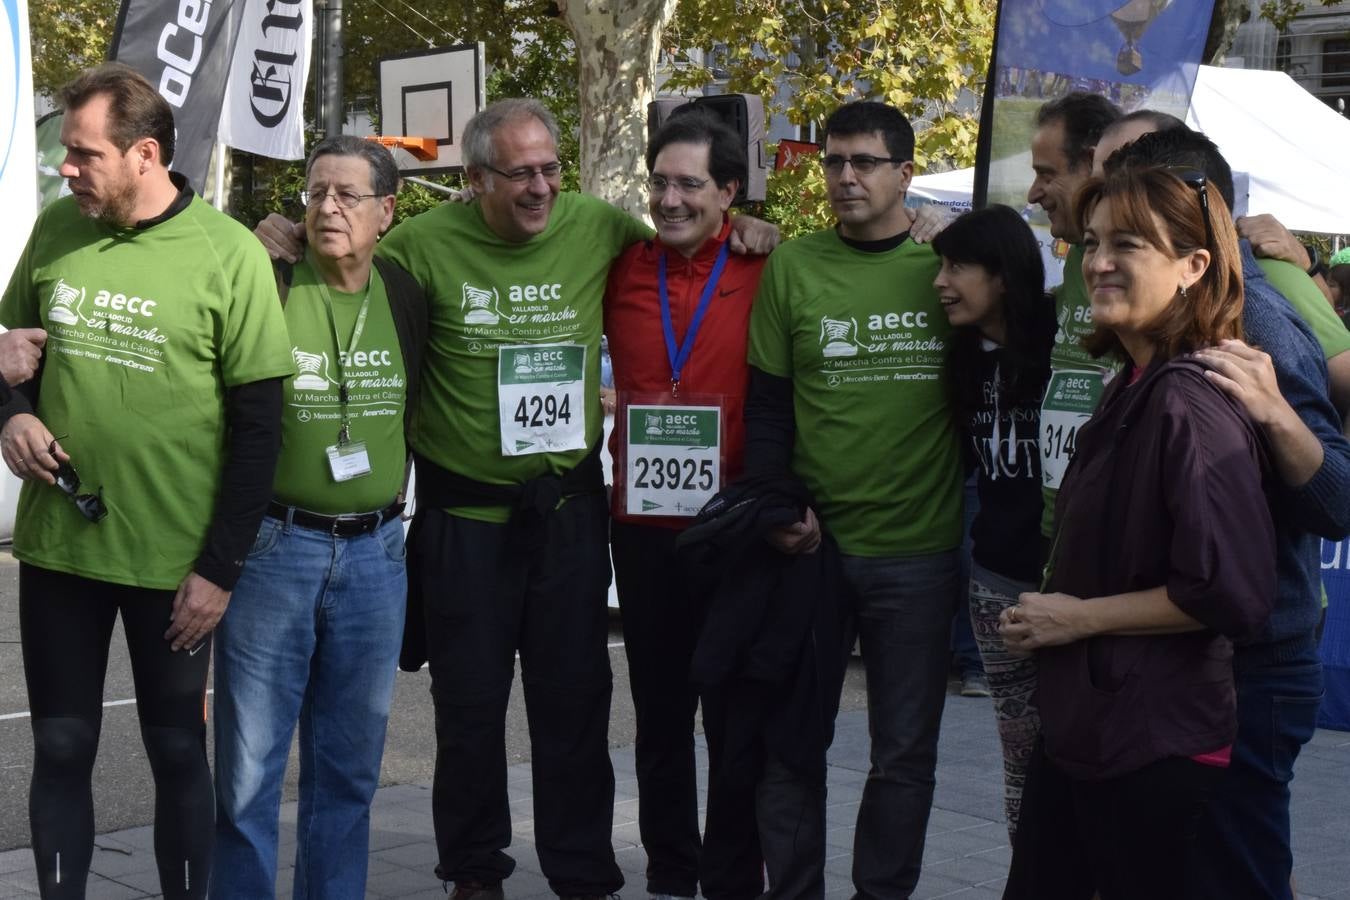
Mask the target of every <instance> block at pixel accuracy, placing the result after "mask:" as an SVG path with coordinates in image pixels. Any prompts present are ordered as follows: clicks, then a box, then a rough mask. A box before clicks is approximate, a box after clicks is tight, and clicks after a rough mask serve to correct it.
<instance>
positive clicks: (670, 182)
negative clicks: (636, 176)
mask: <svg viewBox="0 0 1350 900" xmlns="http://www.w3.org/2000/svg"><path fill="white" fill-rule="evenodd" d="M707 184H708V179H707V178H694V177H693V176H691V175H680V176H678V177H676V178H667V177H666V176H664V175H649V176H648V177H647V187H648V188H650V189H651V192H652V193H653V194H658V195H659V194H664V193H665V192H666V189H667V188H672V187H673V188H674V189H675V193H677V194H684V195H688V194H697V193H698V192H699V191H701V190H703V188H704V187H706V186H707Z"/></svg>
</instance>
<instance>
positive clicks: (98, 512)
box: [47, 438, 108, 522]
mask: <svg viewBox="0 0 1350 900" xmlns="http://www.w3.org/2000/svg"><path fill="white" fill-rule="evenodd" d="M59 440H61V438H56V440H53V441H52V442H51V444H50V445H49V446H48V447H47V452H48V453H50V454H51V455H52V457H53V458H55V457H56V442H57V441H59ZM56 486H57V487H58V488H60V489H61V493H63V494H65V495H66V496H67V497H69V498H70V499H71V500H72V501H73V502H74V504H75V508H76V509H78V510H79V511H80V515H82V516H84V517H85V518H86V519H88V520H89V521H90V522H102V521H103V520H104V519H105V518H107V515H108V507H107V506H106V505H105V504H104V503H103V488H99V489H98V493H96V494H81V493H80V474H79V473H78V472H76V471H75V467H74V466H72V465H71V464H70V463H69V462H63V463H61V464H60V466H59V468H57V470H56Z"/></svg>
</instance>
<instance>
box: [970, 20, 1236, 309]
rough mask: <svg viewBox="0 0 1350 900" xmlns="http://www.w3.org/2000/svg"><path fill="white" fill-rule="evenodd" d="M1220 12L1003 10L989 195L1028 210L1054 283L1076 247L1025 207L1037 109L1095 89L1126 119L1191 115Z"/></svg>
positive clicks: (1037, 211) (1038, 213)
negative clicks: (1145, 114) (1142, 112)
mask: <svg viewBox="0 0 1350 900" xmlns="http://www.w3.org/2000/svg"><path fill="white" fill-rule="evenodd" d="M1212 9H1213V4H1212V2H1209V0H1201V2H1187V3H1179V2H1174V0H1124V2H1123V0H1004V2H1003V3H1001V4H1000V8H999V31H998V34H999V37H998V46H997V47H996V48H995V51H994V66H993V71H994V78H995V88H994V104H993V116H992V129H991V152H990V165H989V170H988V179H989V181H988V198H989V202H990V203H1003V204H1006V205H1008V206H1011V207H1013V208H1014V209H1022V210H1023V211H1024V212H1023V215H1024V216H1025V217H1026V219H1027V221H1028V222H1029V223H1030V224H1031V226H1032V230H1033V231H1034V232H1035V234H1036V238H1037V240H1038V241H1039V242H1040V244H1041V252H1042V256H1043V257H1044V259H1045V262H1046V276H1047V281H1048V283H1049V284H1051V285H1053V284H1058V283H1059V281H1060V280H1061V278H1062V275H1061V273H1062V271H1063V263H1064V257H1065V255H1066V254H1067V253H1068V246H1067V245H1065V244H1064V243H1063V242H1062V241H1056V240H1055V239H1054V238H1053V237H1051V235H1050V229H1049V221H1048V219H1047V218H1046V217H1045V214H1044V212H1042V211H1041V209H1040V208H1039V207H1035V206H1030V205H1028V204H1027V202H1026V197H1027V189H1028V188H1029V187H1030V186H1031V181H1032V178H1033V173H1032V169H1031V150H1030V147H1031V137H1032V134H1033V133H1034V132H1035V130H1036V110H1037V109H1039V108H1040V106H1041V104H1043V103H1045V102H1046V101H1049V100H1054V99H1056V98H1058V97H1062V96H1064V95H1065V94H1069V93H1072V92H1074V91H1088V92H1091V93H1096V94H1101V95H1103V96H1105V97H1107V98H1108V99H1110V100H1111V102H1113V103H1115V104H1116V105H1118V106H1120V107H1121V108H1122V109H1123V110H1124V111H1126V112H1130V111H1132V110H1135V109H1142V108H1145V107H1147V108H1149V109H1157V110H1161V111H1163V112H1169V113H1173V114H1174V115H1177V116H1181V117H1184V116H1185V114H1186V107H1187V106H1188V105H1189V103H1190V96H1191V89H1192V88H1193V87H1194V85H1195V76H1196V69H1197V67H1198V65H1199V63H1200V54H1201V52H1202V51H1203V49H1204V43H1205V35H1206V33H1207V32H1208V29H1209V20H1210V14H1211V12H1212Z"/></svg>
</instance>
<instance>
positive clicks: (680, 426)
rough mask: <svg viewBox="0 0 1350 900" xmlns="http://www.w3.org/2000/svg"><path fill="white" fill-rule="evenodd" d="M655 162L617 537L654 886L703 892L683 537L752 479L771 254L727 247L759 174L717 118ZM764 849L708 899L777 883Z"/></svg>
mask: <svg viewBox="0 0 1350 900" xmlns="http://www.w3.org/2000/svg"><path fill="white" fill-rule="evenodd" d="M647 168H648V171H649V172H650V175H649V177H648V180H647V182H648V186H649V188H650V200H649V201H648V202H649V208H650V210H651V216H652V221H653V223H654V224H655V225H656V232H657V237H656V238H655V239H653V240H649V241H643V242H640V243H638V244H634V245H633V246H632V247H629V248H628V250H627V251H625V252H624V254H623V255H622V256H621V257H619V259H618V260H617V261H616V262H615V263H614V266H613V268H611V269H610V274H609V288H608V291H607V293H606V296H605V333H606V334H607V335H609V336H610V340H611V344H610V346H611V354H612V359H613V362H614V385H615V388H616V389H617V391H618V403H617V412H616V417H615V423H616V424H615V429H614V433H613V435H612V436H611V440H610V450H611V452H612V454H613V457H614V493H613V500H612V512H613V515H614V522H613V526H612V536H611V540H612V545H613V556H614V575H615V580H616V584H617V587H618V593H619V605H620V607H621V608H622V610H623V628H624V646H625V650H626V652H627V654H628V666H629V682H630V685H631V687H632V691H633V704H634V706H635V707H636V708H637V748H636V754H637V777H638V795H639V813H638V822H639V828H640V830H641V834H642V844H643V846H644V848H645V849H646V851H647V859H648V865H647V890H648V891H649V892H650V893H651V894H652V895H653V896H655V897H662V896H673V897H693V896H694V895H695V893H697V889H698V886H699V875H700V872H699V865H700V855H701V853H700V839H699V822H698V791H697V786H696V782H695V775H694V772H695V763H694V712H695V710H696V709H697V707H698V702H699V695H698V692H697V691H696V690H695V688H694V687H693V686H692V685H691V684H690V682H689V664H690V659H691V657H692V656H693V652H694V645H695V642H696V641H697V639H698V633H699V629H700V627H701V624H702V620H703V615H702V610H701V607H700V604H699V603H698V602H696V598H695V597H693V596H692V594H691V592H690V589H689V585H688V582H687V579H686V578H685V576H684V574H683V568H682V567H681V566H680V565H679V564H678V562H677V561H676V559H675V538H676V537H677V536H678V535H679V533H680V531H681V530H683V529H684V527H685V526H686V525H688V524H689V523H691V522H692V521H693V516H694V515H695V514H696V513H697V512H698V510H699V508H700V507H701V506H702V505H703V504H704V503H705V502H707V501H708V500H709V499H710V498H711V497H712V496H713V494H715V493H717V491H718V490H719V489H720V488H721V487H722V486H723V485H725V484H727V483H729V482H730V481H732V480H734V479H735V477H736V476H737V475H738V474H739V473H740V469H741V455H742V444H743V438H744V427H743V425H742V421H741V409H742V405H743V403H744V398H745V390H746V384H747V379H748V373H747V369H746V362H745V344H746V333H747V331H748V329H749V326H750V305H751V302H752V301H753V300H754V297H755V291H756V289H757V288H758V286H759V275H760V271H761V270H762V269H763V267H764V260H765V257H763V256H740V255H736V254H734V253H728V252H727V237H728V235H729V233H730V225H729V224H728V219H727V210H728V208H729V207H730V206H731V202H732V199H733V198H734V197H735V196H736V190H737V187H738V186H739V184H740V183H741V182H742V181H743V180H744V178H745V173H746V157H745V145H744V143H742V142H741V141H740V140H739V139H738V138H737V136H736V134H735V132H733V131H732V130H731V129H730V128H728V127H727V126H726V125H725V124H723V123H722V122H720V121H719V120H718V119H717V118H716V117H715V116H714V115H712V114H710V113H707V112H704V111H700V110H695V109H692V108H689V110H688V111H686V112H680V113H677V114H676V115H674V116H673V117H672V118H671V119H670V120H669V121H667V123H666V124H665V125H664V126H663V127H662V128H661V130H660V131H658V132H657V134H656V135H655V136H654V137H653V138H652V140H651V143H650V145H649V147H648V149H647ZM714 743H715V738H713V739H712V740H710V745H711V744H714ZM709 749H710V754H713V755H714V756H715V752H716V748H715V747H712V746H710V748H709ZM714 765H715V759H714ZM742 837H744V836H742ZM714 839H716V838H714ZM749 844H750V845H751V846H750V847H749V848H748V852H747V853H746V854H744V857H745V858H743V859H739V858H738V859H737V861H736V863H735V865H734V868H735V870H736V871H735V872H734V873H733V872H731V871H726V870H723V871H722V872H721V875H720V877H717V876H714V878H713V879H712V880H713V882H714V883H713V884H711V885H710V884H708V883H707V880H706V879H705V883H704V885H703V893H704V896H706V897H709V898H711V900H720V897H731V896H754V895H756V894H758V893H759V892H760V891H761V890H762V889H763V887H762V885H763V881H762V877H761V865H760V861H759V854H758V846H757V844H756V842H755V840H754V835H753V834H750V835H749ZM719 868H721V867H719ZM722 882H726V883H725V884H719V883H722ZM742 883H744V884H742ZM719 887H720V888H721V889H720V890H719ZM710 891H711V892H710Z"/></svg>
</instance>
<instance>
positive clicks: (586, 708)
mask: <svg viewBox="0 0 1350 900" xmlns="http://www.w3.org/2000/svg"><path fill="white" fill-rule="evenodd" d="M462 143H463V152H464V165H465V169H466V170H467V174H468V179H469V183H470V184H471V185H472V187H473V190H474V194H475V197H476V199H475V200H474V201H473V202H472V203H468V204H457V203H451V204H443V205H442V206H439V207H437V208H435V209H432V210H430V211H428V212H425V213H422V214H421V215H419V216H416V217H415V218H413V219H410V220H408V221H406V222H403V223H402V224H400V225H399V226H398V227H396V228H394V229H393V230H392V231H391V232H390V233H389V236H388V237H387V238H386V239H385V240H384V241H383V242H382V243H381V245H380V255H381V256H384V257H386V258H388V259H392V260H394V261H396V262H398V263H399V264H400V265H402V266H403V267H404V268H405V269H407V270H408V271H409V272H411V273H412V275H413V277H414V278H415V279H416V280H417V281H418V282H419V283H420V284H421V285H422V287H423V288H424V289H425V290H426V292H427V297H428V303H429V309H430V321H429V324H430V332H429V338H428V342H427V356H426V361H425V363H424V366H423V376H424V380H423V385H422V390H421V396H420V399H419V400H418V401H417V403H416V404H415V405H414V407H413V408H412V424H411V428H410V430H409V443H410V444H411V446H412V450H413V453H414V456H415V459H416V465H417V491H418V505H417V515H416V517H415V519H414V521H413V528H412V532H411V533H410V535H409V587H410V590H411V591H413V592H414V593H416V594H420V596H421V601H422V604H423V606H424V618H425V624H426V649H427V656H428V660H429V662H430V669H431V692H432V698H433V700H434V703H435V708H436V744H437V746H436V772H435V778H434V783H433V789H432V809H433V820H434V823H435V829H436V844H437V850H438V855H439V865H438V866H437V867H436V871H437V874H438V875H439V876H440V877H441V878H443V879H444V880H446V881H453V882H454V883H455V892H454V896H455V897H456V898H459V900H467V898H470V897H474V898H478V900H493V898H499V897H501V896H502V887H501V883H502V881H503V880H504V879H505V878H507V877H508V876H509V875H510V874H511V872H512V870H513V869H514V868H515V861H514V860H513V859H512V858H511V857H510V856H509V855H507V854H506V852H505V849H506V847H507V846H509V845H510V842H511V815H510V807H509V806H508V796H507V782H506V749H505V721H506V708H507V703H508V701H509V699H510V693H511V680H512V678H513V677H514V673H515V657H516V654H517V652H519V654H520V661H521V672H522V679H523V681H524V689H525V706H526V714H527V717H528V719H529V729H530V740H531V765H532V768H533V775H534V813H535V815H534V820H535V821H534V830H535V845H536V847H537V849H538V853H539V863H540V866H541V868H542V869H543V872H544V875H545V876H546V877H547V878H548V881H549V886H550V887H551V888H552V889H553V891H554V892H555V893H557V894H558V895H559V896H563V897H600V896H604V895H608V894H611V893H613V892H614V891H616V890H618V889H619V888H620V887H621V886H622V884H623V876H622V874H621V873H620V871H619V867H618V865H617V864H616V862H615V860H614V850H613V847H612V846H611V843H610V829H611V824H612V820H613V801H614V771H613V768H612V766H611V765H610V760H609V747H608V728H609V705H610V694H611V674H610V665H609V648H608V647H607V644H608V635H609V632H608V613H607V603H606V597H607V594H608V588H609V577H610V569H609V548H608V540H607V538H608V510H607V503H606V499H605V491H604V480H603V473H602V467H601V463H600V440H601V432H602V423H603V421H604V417H603V415H602V413H601V410H600V332H601V318H602V317H601V300H602V297H603V295H604V291H605V280H606V277H607V275H608V272H609V267H610V263H611V262H612V261H613V260H614V258H615V257H617V256H618V255H619V253H620V252H622V251H623V249H624V248H625V247H627V246H629V245H630V244H633V243H635V242H637V241H639V240H643V239H645V238H648V237H650V236H651V234H652V232H651V229H649V228H648V227H647V226H646V225H644V224H642V223H641V222H638V221H637V220H636V219H634V218H632V217H631V216H629V215H628V214H627V213H625V212H623V211H622V210H620V209H617V208H615V207H613V206H610V205H609V204H607V203H605V202H604V201H602V200H599V199H597V198H595V197H591V196H587V195H585V194H576V193H560V190H559V188H560V180H561V162H560V161H559V159H558V149H557V147H558V127H557V124H556V123H555V122H554V119H553V116H552V115H551V114H550V113H549V112H548V110H547V109H546V108H545V107H544V106H543V105H542V104H540V103H539V102H537V101H535V100H525V99H510V100H500V101H497V102H495V103H492V104H490V105H489V106H488V107H487V108H486V109H484V110H483V111H482V112H481V113H479V114H478V115H476V116H474V117H473V118H472V119H471V120H469V122H468V124H467V125H466V126H465V129H464V135H463V142H462ZM734 221H736V222H737V223H739V224H738V227H737V232H738V234H740V233H741V232H744V231H746V230H747V227H748V228H749V230H750V231H751V232H753V233H752V234H750V235H749V237H748V238H747V240H748V241H749V242H750V243H752V244H758V243H759V241H760V240H762V239H764V238H765V237H766V235H765V234H764V233H763V232H764V231H765V230H766V229H767V230H768V231H769V232H771V235H768V236H767V237H771V238H772V239H776V235H777V232H776V229H772V228H768V226H764V225H763V224H762V223H752V224H750V225H749V226H747V225H746V224H745V223H744V221H743V220H741V219H740V218H738V219H737V220H734ZM258 234H259V237H260V238H261V239H262V240H263V242H264V243H265V244H267V245H268V247H269V250H271V251H272V253H273V255H283V256H288V255H289V256H294V254H295V253H296V251H297V250H298V248H297V247H296V246H295V244H294V243H293V238H294V237H295V236H296V235H295V232H294V229H293V226H291V225H289V223H286V222H285V221H284V220H280V221H279V220H278V217H272V218H270V219H269V220H268V221H267V222H265V223H264V224H263V225H262V226H260V227H259V230H258Z"/></svg>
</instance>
